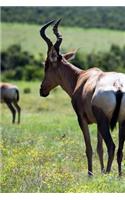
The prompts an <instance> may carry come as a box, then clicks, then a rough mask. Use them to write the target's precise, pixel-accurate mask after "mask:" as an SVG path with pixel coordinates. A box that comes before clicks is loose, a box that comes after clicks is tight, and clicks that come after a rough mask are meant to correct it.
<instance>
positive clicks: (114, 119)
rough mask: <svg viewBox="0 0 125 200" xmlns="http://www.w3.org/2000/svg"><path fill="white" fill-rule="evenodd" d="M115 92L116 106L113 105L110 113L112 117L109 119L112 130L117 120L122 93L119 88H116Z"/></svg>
mask: <svg viewBox="0 0 125 200" xmlns="http://www.w3.org/2000/svg"><path fill="white" fill-rule="evenodd" d="M115 94H116V106H115V110H114V112H113V115H112V118H111V121H110V127H111V130H112V131H113V129H114V128H115V126H116V123H117V120H118V116H119V111H120V105H121V100H122V96H123V93H122V92H121V91H120V90H118V91H117V92H116V93H115Z"/></svg>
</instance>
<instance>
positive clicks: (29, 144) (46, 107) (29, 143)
mask: <svg viewBox="0 0 125 200" xmlns="http://www.w3.org/2000/svg"><path fill="white" fill-rule="evenodd" d="M15 84H17V85H18V86H19V88H20V94H21V98H20V105H21V108H22V116H21V124H20V125H17V124H15V125H12V124H11V114H10V111H9V110H8V109H7V108H6V106H5V105H1V113H2V115H1V121H0V123H1V140H0V148H1V154H0V155H1V165H0V174H1V176H0V185H1V192H125V152H124V159H123V164H122V168H123V177H122V178H121V179H119V178H118V173H117V163H116V157H115V160H114V162H113V166H112V172H111V174H109V175H102V174H101V173H100V165H99V160H98V156H97V153H96V143H97V139H96V137H97V134H96V126H95V125H92V126H91V127H90V132H91V139H92V145H93V172H94V177H93V178H88V177H87V161H86V154H85V145H84V140H83V136H82V132H81V130H80V128H79V126H78V123H77V118H76V115H75V113H74V111H73V109H72V107H71V103H70V98H69V97H68V96H67V95H66V94H65V93H64V92H63V91H62V90H61V89H60V88H57V89H55V90H54V91H53V92H51V94H50V96H48V97H47V98H41V97H40V96H39V85H40V83H38V82H15ZM25 88H30V90H31V93H29V94H24V89H25ZM112 136H113V139H114V141H115V144H116V145H117V140H118V136H117V130H115V131H114V133H113V134H112ZM104 149H105V153H104V160H105V164H106V161H107V153H106V148H105V145H104Z"/></svg>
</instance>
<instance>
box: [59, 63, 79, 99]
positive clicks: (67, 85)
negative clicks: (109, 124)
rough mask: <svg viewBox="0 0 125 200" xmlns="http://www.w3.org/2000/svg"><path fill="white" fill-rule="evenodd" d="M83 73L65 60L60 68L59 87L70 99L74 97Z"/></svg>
mask: <svg viewBox="0 0 125 200" xmlns="http://www.w3.org/2000/svg"><path fill="white" fill-rule="evenodd" d="M81 71H82V70H80V69H78V68H77V67H75V66H74V65H72V64H71V63H68V62H67V61H64V60H63V61H62V62H61V65H60V67H59V68H58V73H59V85H60V86H61V87H62V88H63V89H64V90H65V91H66V93H67V94H68V95H69V96H70V97H72V94H73V92H74V89H75V87H76V83H77V80H78V77H79V75H80V73H81Z"/></svg>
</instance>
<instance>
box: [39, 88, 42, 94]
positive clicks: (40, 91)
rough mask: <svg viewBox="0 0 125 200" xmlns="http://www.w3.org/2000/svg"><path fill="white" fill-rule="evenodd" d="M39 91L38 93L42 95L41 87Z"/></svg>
mask: <svg viewBox="0 0 125 200" xmlns="http://www.w3.org/2000/svg"><path fill="white" fill-rule="evenodd" d="M39 93H40V96H43V91H42V88H40V90H39Z"/></svg>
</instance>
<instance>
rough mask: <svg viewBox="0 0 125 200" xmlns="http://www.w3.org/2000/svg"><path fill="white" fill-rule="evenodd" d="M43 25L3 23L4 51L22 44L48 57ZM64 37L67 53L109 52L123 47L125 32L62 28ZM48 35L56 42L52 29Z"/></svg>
mask: <svg viewBox="0 0 125 200" xmlns="http://www.w3.org/2000/svg"><path fill="white" fill-rule="evenodd" d="M41 26H42V25H29V24H20V23H2V26H1V27H2V50H5V49H6V48H7V47H8V46H10V45H12V44H20V45H21V46H22V49H23V50H26V51H28V52H31V53H32V54H34V55H38V53H40V52H42V53H43V54H44V55H46V44H45V42H44V41H43V40H42V39H41V38H40V35H39V30H40V27H41ZM60 31H61V33H62V35H63V42H62V49H63V50H65V51H69V50H72V49H74V48H76V49H78V48H80V49H79V51H80V52H81V53H85V54H87V53H90V52H98V51H108V50H109V48H110V46H111V45H112V44H116V45H119V46H121V47H122V46H123V45H124V44H125V32H123V31H114V30H106V29H82V28H78V27H69V28H68V27H60ZM47 34H48V35H49V37H50V38H51V39H52V40H53V41H55V37H54V36H53V33H52V30H51V28H50V29H49V30H48V32H47Z"/></svg>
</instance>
